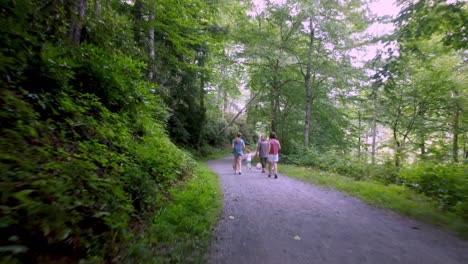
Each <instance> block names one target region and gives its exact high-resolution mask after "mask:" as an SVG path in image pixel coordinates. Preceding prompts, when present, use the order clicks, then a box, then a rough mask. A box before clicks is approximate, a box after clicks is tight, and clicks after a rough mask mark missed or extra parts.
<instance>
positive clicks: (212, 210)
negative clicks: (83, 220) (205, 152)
mask: <svg viewBox="0 0 468 264" xmlns="http://www.w3.org/2000/svg"><path fill="white" fill-rule="evenodd" d="M169 196H170V199H169V202H168V203H167V205H166V206H165V207H164V209H162V210H160V211H159V213H158V214H157V215H156V216H155V218H154V220H153V224H152V226H151V229H150V230H148V232H146V234H147V235H146V237H145V238H144V239H142V240H141V241H140V243H141V248H140V250H144V249H145V248H147V247H148V244H150V247H151V248H152V252H151V253H149V254H147V256H145V257H143V258H144V259H138V260H137V261H138V262H140V263H206V257H207V255H206V253H207V251H208V247H209V244H210V241H211V234H212V230H213V228H214V226H215V225H216V223H217V219H218V216H219V214H220V213H221V208H222V191H221V188H220V185H219V178H218V176H217V175H216V174H215V173H214V172H212V171H211V170H210V169H209V168H208V167H207V166H206V165H205V164H203V163H201V162H199V163H198V164H197V169H196V172H195V174H194V176H193V177H191V178H190V179H189V180H187V181H186V182H184V183H182V184H180V185H178V186H176V187H174V188H173V189H172V190H171V191H170V195H169ZM134 250H139V248H138V246H135V248H134ZM138 255H139V256H140V258H141V256H142V254H141V252H139V254H138ZM143 255H144V254H143ZM132 261H133V260H132Z"/></svg>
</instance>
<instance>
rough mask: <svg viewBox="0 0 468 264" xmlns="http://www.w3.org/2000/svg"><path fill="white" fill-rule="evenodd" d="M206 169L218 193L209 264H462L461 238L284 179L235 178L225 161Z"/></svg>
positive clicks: (251, 174)
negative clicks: (215, 178) (217, 181)
mask: <svg viewBox="0 0 468 264" xmlns="http://www.w3.org/2000/svg"><path fill="white" fill-rule="evenodd" d="M208 165H209V166H210V168H211V169H213V170H214V171H215V172H216V173H218V174H219V175H220V178H221V183H222V189H223V192H224V208H223V214H222V216H221V218H220V220H219V222H218V226H217V228H216V229H215V231H214V238H213V241H212V245H211V252H210V256H209V262H210V263H216V264H218V263H239V264H249V263H252V264H253V263H256V264H257V263H272V264H274V263H282V264H285V263H336V264H338V263H339V264H345V263H359V264H361V263H369V264H385V263H408V264H419V263H424V264H431V263H433V264H452V263H453V264H455V263H462V264H468V241H464V240H461V239H459V238H457V237H454V236H452V235H450V234H447V233H445V232H443V231H441V230H438V229H436V228H434V227H432V226H429V225H427V224H424V223H420V222H417V221H415V220H412V219H409V218H406V217H403V216H400V215H398V214H396V213H393V212H389V211H387V210H383V209H378V208H374V207H370V206H368V205H366V204H365V203H363V202H361V201H360V200H358V199H356V198H354V197H351V196H348V195H345V194H343V193H340V192H337V191H333V190H327V189H323V188H319V187H316V186H314V185H311V184H308V183H305V182H301V181H298V180H295V179H291V178H288V177H286V176H283V175H279V178H278V179H273V178H268V177H267V176H266V174H263V173H260V171H258V170H257V169H255V168H253V169H252V171H247V170H245V166H244V169H243V173H242V175H235V174H234V171H233V170H232V159H228V158H225V159H219V160H214V161H210V162H208ZM280 166H281V165H280Z"/></svg>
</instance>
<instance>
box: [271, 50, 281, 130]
mask: <svg viewBox="0 0 468 264" xmlns="http://www.w3.org/2000/svg"><path fill="white" fill-rule="evenodd" d="M278 68H279V60H278V59H276V63H275V65H274V68H273V83H272V88H273V94H272V98H271V131H276V128H277V126H276V125H277V124H276V115H277V111H278V109H279V89H280V83H279V81H278V79H277V75H278Z"/></svg>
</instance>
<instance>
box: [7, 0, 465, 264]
mask: <svg viewBox="0 0 468 264" xmlns="http://www.w3.org/2000/svg"><path fill="white" fill-rule="evenodd" d="M260 2H261V3H262V4H259V3H260ZM372 2H375V1H372V0H347V1H341V0H325V1H323V0H309V1H306V0H283V1H272V0H265V1H252V0H242V1H230V0H3V1H0V12H1V16H0V23H1V24H2V27H0V36H1V38H0V39H1V46H0V119H1V127H0V131H1V132H0V133H1V136H0V172H1V182H0V193H1V195H0V197H1V207H0V209H1V210H0V234H1V235H0V259H1V260H2V261H6V262H9V263H51V262H57V263H63V262H71V263H78V262H80V261H81V262H80V263H88V262H89V263H122V262H124V261H127V262H132V260H133V261H135V260H142V259H145V258H151V257H152V254H161V252H165V251H168V250H169V249H168V248H166V247H162V246H161V247H158V238H153V240H152V242H151V243H148V239H150V240H151V238H148V232H150V230H151V226H152V225H155V223H157V221H158V220H157V219H158V218H157V217H155V216H157V215H158V214H159V213H160V212H162V211H164V208H165V205H166V203H167V202H168V201H170V200H171V199H172V196H173V195H172V194H171V192H170V191H169V190H170V189H171V188H173V187H174V186H177V185H178V184H181V183H183V182H185V181H187V180H188V179H191V178H193V177H195V176H196V175H197V173H199V172H198V171H199V168H198V165H197V160H200V159H201V157H209V156H210V155H211V154H214V153H216V152H219V150H221V151H224V152H225V153H226V154H227V155H229V153H228V152H229V145H230V141H231V140H232V139H233V138H234V137H235V135H236V133H237V132H241V133H242V134H243V137H244V140H245V141H246V144H247V146H248V147H250V148H251V149H255V144H256V142H257V140H258V136H259V135H260V134H267V133H269V132H270V131H275V132H276V133H277V135H278V138H279V139H280V141H281V143H282V146H283V148H282V150H281V161H282V162H284V163H288V164H293V165H297V166H305V167H312V168H315V169H319V170H322V171H328V172H333V173H337V174H340V175H344V176H348V177H350V178H352V179H354V180H356V181H366V180H368V181H373V182H378V183H380V184H383V185H398V186H403V187H405V188H408V189H410V190H413V191H414V192H416V193H420V194H422V195H424V196H425V197H427V198H428V199H430V200H431V201H432V202H433V203H434V204H435V205H436V206H437V207H438V208H439V209H440V211H441V213H443V212H449V213H452V214H455V215H457V216H458V217H460V218H461V219H464V221H466V222H468V173H467V169H468V163H467V162H468V116H467V114H466V111H467V106H468V103H467V98H468V96H467V95H468V89H467V87H468V80H467V77H468V63H467V60H468V57H467V55H468V54H467V47H468V32H467V31H468V29H467V26H466V25H468V4H467V3H466V1H446V0H433V1H427V0H416V1H404V0H397V1H395V3H396V5H397V6H398V8H399V12H398V14H397V15H396V16H395V17H391V16H379V15H377V14H376V13H375V12H373V10H372V9H371V8H370V4H371V3H372ZM376 23H380V24H387V25H392V26H393V28H394V30H392V31H390V32H388V33H385V34H380V35H375V34H372V33H370V32H369V28H371V26H372V25H374V24H376ZM370 46H373V47H379V48H378V49H374V50H373V51H372V52H374V53H375V54H374V53H372V52H371V51H370V50H369V49H368V47H370ZM367 58H369V59H367ZM210 203H211V202H210ZM466 222H465V223H466Z"/></svg>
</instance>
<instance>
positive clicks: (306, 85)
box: [304, 17, 315, 147]
mask: <svg viewBox="0 0 468 264" xmlns="http://www.w3.org/2000/svg"><path fill="white" fill-rule="evenodd" d="M309 30H310V34H309V38H310V39H309V50H308V53H307V65H306V73H305V76H304V88H305V94H306V104H305V117H304V118H305V120H304V146H306V147H308V146H309V139H310V115H311V112H312V88H311V87H310V77H311V75H312V52H313V49H314V37H315V36H314V26H313V22H312V17H310V18H309Z"/></svg>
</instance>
